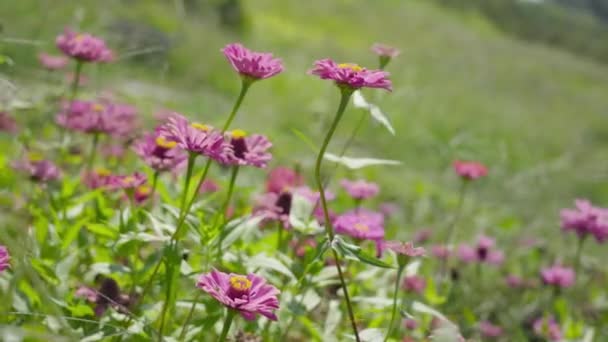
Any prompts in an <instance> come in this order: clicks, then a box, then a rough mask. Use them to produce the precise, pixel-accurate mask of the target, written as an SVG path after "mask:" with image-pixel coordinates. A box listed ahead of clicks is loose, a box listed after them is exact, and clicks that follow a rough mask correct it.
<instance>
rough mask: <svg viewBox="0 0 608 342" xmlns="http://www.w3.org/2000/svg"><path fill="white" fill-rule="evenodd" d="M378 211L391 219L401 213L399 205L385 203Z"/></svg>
mask: <svg viewBox="0 0 608 342" xmlns="http://www.w3.org/2000/svg"><path fill="white" fill-rule="evenodd" d="M378 210H380V212H381V213H382V215H384V217H386V218H389V217H391V216H393V215H395V214H396V213H398V212H399V205H397V203H393V202H384V203H380V205H379V206H378Z"/></svg>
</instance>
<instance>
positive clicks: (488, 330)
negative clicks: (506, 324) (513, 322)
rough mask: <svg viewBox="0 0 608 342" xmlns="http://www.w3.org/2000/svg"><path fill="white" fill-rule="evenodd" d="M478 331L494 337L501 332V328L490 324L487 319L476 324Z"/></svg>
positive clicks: (498, 335)
mask: <svg viewBox="0 0 608 342" xmlns="http://www.w3.org/2000/svg"><path fill="white" fill-rule="evenodd" d="M478 328H479V332H481V335H482V336H484V337H490V338H496V337H500V336H502V334H503V330H502V328H501V327H500V326H498V325H495V324H492V323H491V322H489V321H481V322H479V325H478Z"/></svg>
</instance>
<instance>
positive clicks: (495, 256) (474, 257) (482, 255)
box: [458, 235, 505, 265]
mask: <svg viewBox="0 0 608 342" xmlns="http://www.w3.org/2000/svg"><path fill="white" fill-rule="evenodd" d="M495 244H496V243H495V240H494V239H493V238H491V237H488V236H486V235H480V236H479V237H478V239H477V245H476V246H474V247H471V246H469V245H466V244H463V245H460V247H459V248H458V257H459V258H460V260H462V261H463V262H467V263H470V262H480V263H489V264H492V265H500V264H502V262H503V261H504V258H505V257H504V254H503V252H502V251H500V250H496V249H495V248H494V247H495Z"/></svg>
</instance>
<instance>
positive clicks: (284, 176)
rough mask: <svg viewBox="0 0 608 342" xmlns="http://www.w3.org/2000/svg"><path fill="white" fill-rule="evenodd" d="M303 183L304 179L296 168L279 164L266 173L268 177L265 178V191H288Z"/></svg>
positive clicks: (278, 192)
mask: <svg viewBox="0 0 608 342" xmlns="http://www.w3.org/2000/svg"><path fill="white" fill-rule="evenodd" d="M303 183H304V179H303V178H302V175H301V174H299V173H298V172H297V171H296V170H292V169H290V168H288V167H284V166H279V167H276V168H274V169H273V170H272V171H270V173H269V174H268V178H267V179H266V191H267V192H274V193H277V194H280V193H281V192H283V191H289V190H291V189H292V188H294V187H297V186H300V185H302V184H303Z"/></svg>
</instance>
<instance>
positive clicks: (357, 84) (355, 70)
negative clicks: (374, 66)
mask: <svg viewBox="0 0 608 342" xmlns="http://www.w3.org/2000/svg"><path fill="white" fill-rule="evenodd" d="M309 74H311V75H316V76H319V77H320V78H321V79H323V80H332V81H334V82H336V84H337V85H338V86H339V87H346V88H349V89H359V88H364V87H366V88H382V89H386V90H388V91H391V90H392V83H391V81H390V80H389V79H388V76H389V73H387V72H385V71H382V70H368V69H365V68H363V67H360V66H359V65H357V64H353V63H341V64H336V63H335V62H334V61H332V60H331V59H321V60H318V61H316V62H315V65H314V67H313V68H312V69H311V70H310V71H309Z"/></svg>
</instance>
